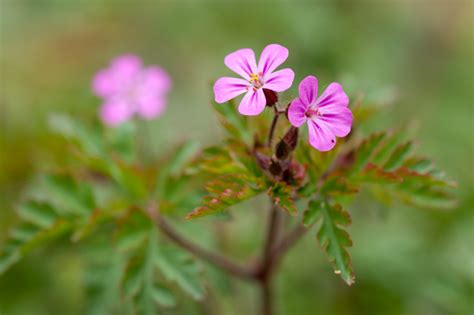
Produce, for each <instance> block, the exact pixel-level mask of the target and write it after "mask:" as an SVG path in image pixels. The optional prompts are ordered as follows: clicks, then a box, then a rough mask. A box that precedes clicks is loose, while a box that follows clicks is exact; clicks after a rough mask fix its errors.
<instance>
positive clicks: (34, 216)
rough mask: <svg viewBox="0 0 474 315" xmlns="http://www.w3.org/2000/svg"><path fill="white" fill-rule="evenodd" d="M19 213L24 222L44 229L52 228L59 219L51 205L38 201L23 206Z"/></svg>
mask: <svg viewBox="0 0 474 315" xmlns="http://www.w3.org/2000/svg"><path fill="white" fill-rule="evenodd" d="M18 213H19V215H20V217H21V218H22V219H23V220H25V221H27V222H31V223H33V224H35V225H38V226H40V227H42V228H47V227H50V226H51V225H52V224H53V223H54V221H55V220H56V218H57V215H56V213H55V211H54V209H53V207H51V205H49V204H47V203H40V202H36V201H29V202H26V203H24V204H21V205H20V207H19V209H18Z"/></svg>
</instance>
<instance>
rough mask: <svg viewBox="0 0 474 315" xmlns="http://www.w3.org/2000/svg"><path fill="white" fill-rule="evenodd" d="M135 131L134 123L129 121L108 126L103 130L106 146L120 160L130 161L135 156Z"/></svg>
mask: <svg viewBox="0 0 474 315" xmlns="http://www.w3.org/2000/svg"><path fill="white" fill-rule="evenodd" d="M136 132H137V131H136V125H135V124H134V123H133V122H131V121H129V122H125V123H123V124H121V125H119V126H116V127H114V128H108V129H107V130H106V131H105V136H106V137H107V138H106V139H107V141H106V142H107V144H108V148H109V149H110V151H112V152H114V153H117V154H118V156H119V157H120V158H121V159H122V160H124V161H126V162H128V163H132V162H133V161H134V159H135V157H136V145H135V141H136Z"/></svg>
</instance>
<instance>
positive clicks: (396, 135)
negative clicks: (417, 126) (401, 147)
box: [371, 132, 404, 165]
mask: <svg viewBox="0 0 474 315" xmlns="http://www.w3.org/2000/svg"><path fill="white" fill-rule="evenodd" d="M403 136H404V134H403V133H402V132H393V133H392V134H390V135H387V137H386V138H385V140H384V142H383V143H381V144H380V146H379V148H378V149H377V152H376V153H375V155H374V156H373V158H372V159H371V162H372V163H374V164H376V165H383V163H385V162H386V161H387V159H388V158H389V156H390V154H391V153H392V152H393V150H394V149H395V148H396V147H397V145H398V144H399V143H400V142H401V141H402V139H403Z"/></svg>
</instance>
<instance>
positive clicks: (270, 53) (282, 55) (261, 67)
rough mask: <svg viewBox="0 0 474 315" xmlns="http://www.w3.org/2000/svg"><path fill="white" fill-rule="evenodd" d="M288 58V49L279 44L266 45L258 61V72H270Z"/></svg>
mask: <svg viewBox="0 0 474 315" xmlns="http://www.w3.org/2000/svg"><path fill="white" fill-rule="evenodd" d="M287 58H288V49H286V48H285V47H283V46H281V45H278V44H270V45H268V46H267V47H265V48H264V49H263V51H262V54H261V55H260V59H259V61H258V72H261V73H262V74H263V75H264V76H265V75H267V74H270V73H272V72H273V70H275V69H276V68H277V67H278V66H279V65H281V64H282V63H283V62H285V60H286V59H287Z"/></svg>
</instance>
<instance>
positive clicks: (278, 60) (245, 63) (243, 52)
mask: <svg viewBox="0 0 474 315" xmlns="http://www.w3.org/2000/svg"><path fill="white" fill-rule="evenodd" d="M287 58H288V49H286V48H285V47H283V46H280V45H277V44H271V45H268V46H267V47H265V49H263V52H262V55H261V56H260V60H259V61H258V66H257V64H256V62H255V54H254V52H253V50H252V49H249V48H244V49H240V50H237V51H235V52H233V53H231V54H229V55H227V57H225V59H224V63H225V65H226V66H227V67H228V68H230V69H231V70H232V71H234V72H235V73H237V74H239V75H240V76H241V77H243V78H244V79H239V78H229V77H223V78H220V79H219V80H217V81H216V83H215V84H214V95H215V100H216V102H217V103H225V102H227V101H228V100H230V99H233V98H235V97H237V96H239V95H240V94H243V93H246V94H245V95H244V97H243V98H242V101H241V102H240V105H239V112H240V113H241V114H242V115H258V114H260V113H261V112H262V111H263V110H264V109H265V105H266V98H265V94H264V92H263V89H268V90H272V91H275V92H282V91H285V90H287V89H289V88H290V86H291V84H292V83H293V78H294V77H295V74H294V72H293V70H291V69H289V68H286V69H282V70H279V71H275V72H274V70H275V69H276V68H277V67H278V66H280V65H281V64H282V63H283V62H284V61H285V60H286V59H287Z"/></svg>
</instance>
